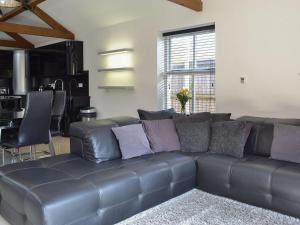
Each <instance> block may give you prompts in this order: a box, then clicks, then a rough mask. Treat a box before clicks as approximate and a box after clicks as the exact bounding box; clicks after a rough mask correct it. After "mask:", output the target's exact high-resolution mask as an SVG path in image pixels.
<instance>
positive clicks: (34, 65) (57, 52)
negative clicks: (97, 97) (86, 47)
mask: <svg viewBox="0 0 300 225" xmlns="http://www.w3.org/2000/svg"><path fill="white" fill-rule="evenodd" d="M38 90H39V91H44V90H53V91H55V90H65V91H66V94H67V101H66V109H65V113H64V116H63V119H62V121H61V123H62V124H61V129H62V131H61V133H62V134H63V135H64V136H68V135H69V126H70V123H72V122H76V121H80V119H81V118H80V109H82V108H86V107H90V96H89V72H88V71H84V68H83V42H81V41H64V42H60V43H56V44H52V45H47V46H43V47H40V48H36V49H32V50H14V51H0V106H1V105H2V106H9V109H15V108H17V109H20V108H24V106H25V101H26V94H27V93H28V92H29V91H38ZM20 97H21V98H20ZM16 102H17V103H18V104H19V105H17V106H13V105H12V104H14V103H16ZM3 108H4V107H2V108H1V107H0V112H1V113H3ZM6 108H7V107H6ZM2 115H3V114H1V116H2ZM0 119H1V118H0Z"/></svg>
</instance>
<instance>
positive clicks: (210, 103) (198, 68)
mask: <svg viewBox="0 0 300 225" xmlns="http://www.w3.org/2000/svg"><path fill="white" fill-rule="evenodd" d="M163 37H164V108H175V109H176V111H180V104H179V102H178V101H177V99H176V93H177V92H178V91H179V89H180V88H182V87H186V88H189V90H190V91H191V93H192V100H190V101H189V103H188V104H187V108H186V111H187V113H192V112H214V111H215V110H216V97H215V58H216V54H215V52H216V46H215V28H214V25H211V26H206V27H200V28H195V29H189V30H183V31H177V32H170V33H165V34H163Z"/></svg>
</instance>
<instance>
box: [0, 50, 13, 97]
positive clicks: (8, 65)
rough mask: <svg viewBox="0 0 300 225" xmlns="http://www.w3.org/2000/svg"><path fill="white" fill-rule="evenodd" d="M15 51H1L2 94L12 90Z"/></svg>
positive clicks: (0, 78) (0, 90)
mask: <svg viewBox="0 0 300 225" xmlns="http://www.w3.org/2000/svg"><path fill="white" fill-rule="evenodd" d="M12 75H13V52H12V51H4V50H1V51H0V95H2V96H3V95H9V94H11V92H12Z"/></svg>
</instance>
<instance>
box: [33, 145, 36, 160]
mask: <svg viewBox="0 0 300 225" xmlns="http://www.w3.org/2000/svg"><path fill="white" fill-rule="evenodd" d="M33 160H36V146H35V145H34V146H33Z"/></svg>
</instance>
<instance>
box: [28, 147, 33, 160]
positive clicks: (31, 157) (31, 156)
mask: <svg viewBox="0 0 300 225" xmlns="http://www.w3.org/2000/svg"><path fill="white" fill-rule="evenodd" d="M32 153H33V152H32V145H30V154H29V157H30V160H33V154H32Z"/></svg>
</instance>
